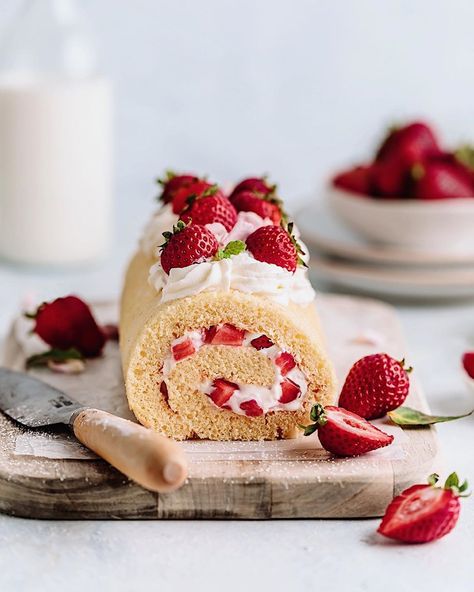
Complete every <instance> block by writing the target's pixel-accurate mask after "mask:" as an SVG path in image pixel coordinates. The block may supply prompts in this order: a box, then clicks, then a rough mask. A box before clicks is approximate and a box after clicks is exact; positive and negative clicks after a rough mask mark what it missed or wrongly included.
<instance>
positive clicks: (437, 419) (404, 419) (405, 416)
mask: <svg viewBox="0 0 474 592" xmlns="http://www.w3.org/2000/svg"><path fill="white" fill-rule="evenodd" d="M473 413H474V410H473V411H470V412H469V413H465V414H464V415H428V414H427V413H423V412H422V411H418V410H417V409H412V408H411V407H399V408H398V409H394V410H393V411H389V412H388V414H387V415H388V416H389V417H390V419H391V420H392V421H393V423H396V424H397V425H400V426H427V425H433V424H435V423H444V422H446V421H454V420H455V419H461V418H462V417H468V416H469V415H472V414H473Z"/></svg>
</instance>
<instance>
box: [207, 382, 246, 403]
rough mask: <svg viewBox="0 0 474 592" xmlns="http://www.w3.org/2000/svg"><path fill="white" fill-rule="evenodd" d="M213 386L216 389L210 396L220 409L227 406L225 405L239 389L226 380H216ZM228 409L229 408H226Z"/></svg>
mask: <svg viewBox="0 0 474 592" xmlns="http://www.w3.org/2000/svg"><path fill="white" fill-rule="evenodd" d="M212 386H213V387H214V390H213V391H212V392H211V393H210V395H209V396H210V397H211V399H212V402H213V403H214V404H215V405H217V406H218V407H224V406H226V405H225V404H226V403H227V401H228V400H229V399H230V398H231V397H232V395H233V394H234V391H236V390H237V389H238V388H239V387H238V386H237V385H236V384H235V383H233V382H229V381H228V380H224V379H223V378H216V379H215V380H214V382H213V383H212ZM226 408H228V407H227V406H226Z"/></svg>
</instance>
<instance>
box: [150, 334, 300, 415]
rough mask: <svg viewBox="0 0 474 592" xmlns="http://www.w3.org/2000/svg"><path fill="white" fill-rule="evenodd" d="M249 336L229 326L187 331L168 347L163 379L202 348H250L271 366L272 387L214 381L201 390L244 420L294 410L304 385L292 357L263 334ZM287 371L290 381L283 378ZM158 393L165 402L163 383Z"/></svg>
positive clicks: (214, 402)
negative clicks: (269, 413) (225, 346)
mask: <svg viewBox="0 0 474 592" xmlns="http://www.w3.org/2000/svg"><path fill="white" fill-rule="evenodd" d="M253 335H255V333H254V334H253ZM253 335H252V333H250V332H249V331H246V330H244V329H239V328H237V327H235V326H234V325H231V324H230V323H222V324H220V325H213V326H211V327H209V328H208V329H204V328H203V329H201V330H195V331H190V332H189V333H186V334H185V335H184V336H183V337H181V338H179V339H176V340H175V341H174V342H173V343H172V344H171V356H170V358H168V359H167V361H166V363H165V365H164V378H165V379H166V376H167V373H168V372H169V371H170V369H171V368H172V367H173V364H174V363H176V362H179V361H180V360H183V359H185V358H187V357H189V356H191V355H194V354H195V353H197V352H198V351H199V350H200V349H201V348H202V347H204V346H206V345H228V346H234V347H235V346H236V347H250V346H251V347H253V348H254V349H255V350H257V351H259V352H260V354H259V355H262V356H264V357H266V358H267V359H268V360H269V362H271V364H272V365H273V369H274V382H273V384H271V385H269V386H253V385H251V384H237V383H234V382H230V381H229V380H225V379H224V378H216V379H215V380H214V381H213V382H209V383H203V385H202V386H201V390H203V392H204V393H205V394H206V395H207V396H208V397H209V399H210V400H211V401H212V403H213V404H214V405H216V407H219V408H220V409H226V410H229V411H232V412H233V413H237V414H240V415H243V414H245V415H246V416H248V417H259V416H261V415H263V414H265V413H268V412H270V411H277V410H282V409H283V410H285V409H288V410H290V409H291V410H296V409H297V408H298V407H299V399H302V398H303V396H304V394H305V393H306V390H307V386H308V385H307V383H306V381H305V377H304V375H303V373H302V372H301V370H300V369H299V368H298V365H297V363H296V361H295V358H294V357H293V356H292V355H291V354H290V353H289V352H285V351H281V350H279V348H278V346H276V345H275V343H274V342H273V341H272V340H271V339H270V338H269V337H268V336H267V335H264V334H258V333H257V337H254V338H253V339H252V336H253ZM244 340H245V345H244ZM275 350H276V353H275ZM290 372H291V374H290V376H291V379H290V378H289V377H288V376H287V375H288V373H290ZM160 392H161V394H162V395H163V398H164V399H165V400H167V399H168V389H167V385H166V382H164V381H163V382H162V383H161V384H160Z"/></svg>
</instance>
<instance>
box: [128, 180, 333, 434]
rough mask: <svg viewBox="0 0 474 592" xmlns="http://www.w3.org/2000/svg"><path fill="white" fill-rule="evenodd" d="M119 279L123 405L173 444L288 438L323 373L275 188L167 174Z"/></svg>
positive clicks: (324, 380) (300, 261)
mask: <svg viewBox="0 0 474 592" xmlns="http://www.w3.org/2000/svg"><path fill="white" fill-rule="evenodd" d="M161 184H162V186H163V189H162V193H161V196H160V200H161V202H162V206H161V208H160V209H159V210H158V211H157V212H156V213H155V214H154V215H153V217H152V219H151V220H150V221H149V223H148V224H147V226H146V227H145V231H144V234H143V236H142V239H141V241H140V249H139V250H138V252H137V253H136V254H135V255H134V257H133V259H132V261H131V263H130V265H129V267H128V270H127V274H126V278H125V284H124V289H123V294H122V303H121V323H120V340H121V351H122V362H123V370H124V376H125V383H126V391H127V397H128V401H129V405H130V408H131V409H132V411H133V412H134V413H135V415H136V417H137V418H138V420H139V421H140V422H141V423H143V424H144V425H146V426H148V427H151V428H153V429H155V430H157V431H159V432H162V433H164V434H166V435H167V436H170V437H173V438H175V439H180V440H183V439H188V438H208V439H213V440H262V439H270V440H272V439H278V438H290V437H294V436H296V435H298V433H299V430H298V427H297V426H298V425H301V424H304V423H307V422H308V420H309V418H310V411H311V408H312V407H313V405H314V404H315V403H316V402H318V403H320V404H322V405H328V404H330V403H331V402H332V400H333V396H334V377H333V370H332V367H331V364H330V362H329V360H328V358H327V356H326V354H325V350H324V344H323V338H322V335H321V329H320V325H319V320H318V316H317V312H316V309H315V303H314V291H313V288H312V287H311V284H310V282H309V279H308V276H307V255H306V253H305V248H304V245H302V244H301V242H300V240H299V238H298V233H297V230H296V229H295V228H294V226H293V224H292V223H291V222H289V221H288V218H287V216H286V214H285V212H284V210H283V206H282V202H281V200H280V199H279V198H278V196H277V190H276V186H275V185H273V184H271V183H270V182H269V181H268V180H267V179H266V178H248V179H244V180H243V181H241V182H240V183H238V184H237V185H236V186H235V187H234V189H233V191H232V192H231V193H230V195H229V196H227V195H226V194H225V193H224V191H223V190H222V189H221V188H220V187H218V186H217V185H216V184H214V183H211V182H210V181H208V180H207V179H203V178H199V177H197V176H196V175H193V174H182V175H175V174H172V173H168V174H167V176H166V178H165V179H164V180H163V181H161Z"/></svg>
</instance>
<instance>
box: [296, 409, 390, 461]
mask: <svg viewBox="0 0 474 592" xmlns="http://www.w3.org/2000/svg"><path fill="white" fill-rule="evenodd" d="M311 419H312V420H313V421H314V423H313V424H311V425H309V426H305V427H304V435H305V436H310V435H311V434H312V433H313V432H315V431H316V430H318V436H319V441H320V442H321V445H322V446H323V448H325V449H326V450H328V451H329V452H332V453H333V454H336V455H338V456H358V455H359V454H365V453H366V452H370V451H371V450H376V449H377V448H382V447H383V446H388V445H389V444H391V443H392V442H393V436H390V435H389V434H386V433H385V432H382V430H379V429H378V428H376V427H375V426H374V425H372V424H371V423H369V422H368V421H367V420H366V419H364V418H363V417H360V416H359V415H356V414H355V413H351V412H350V411H347V410H346V409H342V407H333V406H332V405H330V406H328V407H323V406H322V405H320V404H319V403H317V404H316V405H314V406H313V408H312V409H311ZM302 427H303V426H302Z"/></svg>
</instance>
